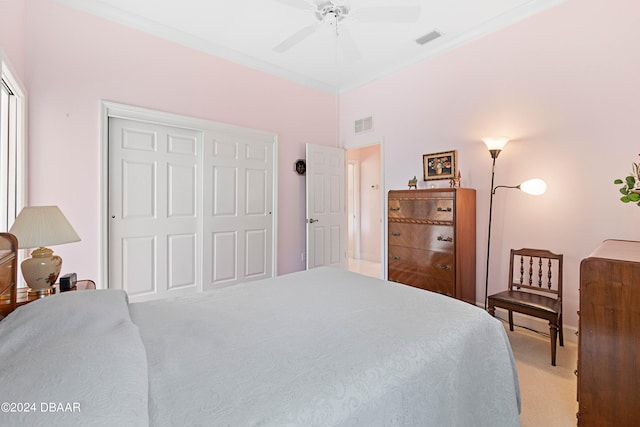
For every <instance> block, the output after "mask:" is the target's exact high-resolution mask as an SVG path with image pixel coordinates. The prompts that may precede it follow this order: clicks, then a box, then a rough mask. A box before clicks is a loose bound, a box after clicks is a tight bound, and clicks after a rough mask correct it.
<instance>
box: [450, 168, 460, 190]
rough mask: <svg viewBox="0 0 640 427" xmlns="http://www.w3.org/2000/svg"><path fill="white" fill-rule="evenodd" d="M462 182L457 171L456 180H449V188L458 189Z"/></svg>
mask: <svg viewBox="0 0 640 427" xmlns="http://www.w3.org/2000/svg"><path fill="white" fill-rule="evenodd" d="M461 182H462V177H461V175H460V171H458V176H457V177H456V178H451V179H450V180H449V187H451V188H456V187H458V188H460V183H461Z"/></svg>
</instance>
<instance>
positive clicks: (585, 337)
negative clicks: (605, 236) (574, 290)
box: [577, 240, 640, 427]
mask: <svg viewBox="0 0 640 427" xmlns="http://www.w3.org/2000/svg"><path fill="white" fill-rule="evenodd" d="M579 315H580V316H579V323H580V324H579V335H578V336H579V339H578V342H579V344H578V371H577V372H578V401H579V403H578V425H579V426H580V427H592V426H597V427H604V426H617V427H621V426H635V425H638V423H639V422H640V405H638V393H639V392H640V242H633V241H624V240H606V241H604V242H603V243H602V244H601V245H600V246H599V247H598V248H597V249H596V250H595V251H594V252H593V253H592V254H591V255H590V256H589V257H588V258H585V259H583V260H582V262H581V263H580V311H579Z"/></svg>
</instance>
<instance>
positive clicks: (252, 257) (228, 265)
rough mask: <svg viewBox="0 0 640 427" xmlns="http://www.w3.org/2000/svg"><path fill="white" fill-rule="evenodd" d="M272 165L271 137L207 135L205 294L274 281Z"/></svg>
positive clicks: (209, 132) (212, 132)
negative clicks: (240, 284) (252, 282)
mask: <svg viewBox="0 0 640 427" xmlns="http://www.w3.org/2000/svg"><path fill="white" fill-rule="evenodd" d="M273 165H274V138H273V135H268V134H264V133H261V132H256V133H252V132H250V131H246V130H245V131H243V132H234V131H226V132H223V131H220V130H207V131H206V133H205V151H204V182H205V189H206V190H205V194H204V217H203V218H204V288H205V289H210V288H218V287H223V286H228V285H232V284H235V283H238V282H240V281H245V280H257V279H262V278H266V277H271V276H273V274H274V271H273V263H274V259H273V252H274V248H273V241H274V236H273V230H274V216H273V209H274V206H273V205H274V176H273V175H274V167H273Z"/></svg>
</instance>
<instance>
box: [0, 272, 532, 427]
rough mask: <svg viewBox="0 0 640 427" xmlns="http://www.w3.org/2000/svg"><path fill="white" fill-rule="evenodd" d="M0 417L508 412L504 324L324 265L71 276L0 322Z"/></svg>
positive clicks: (362, 419) (393, 419)
mask: <svg viewBox="0 0 640 427" xmlns="http://www.w3.org/2000/svg"><path fill="white" fill-rule="evenodd" d="M0 361H1V366H0V384H2V386H1V387H0V402H8V403H9V404H10V405H12V406H6V405H7V404H5V403H3V404H2V405H3V408H2V412H0V425H2V426H13V425H15V426H23V425H29V426H38V425H42V426H45V425H46V426H52V425H61V426H147V425H150V426H196V425H200V426H367V427H370V426H446V427H453V426H492V427H495V426H517V425H519V411H520V397H519V388H518V378H517V373H516V368H515V363H514V359H513V355H512V353H511V348H510V345H509V342H508V340H507V337H506V334H505V331H504V327H503V326H502V324H501V323H500V322H499V321H498V320H496V319H494V318H492V317H491V316H489V315H488V314H487V313H486V312H484V311H483V310H481V309H479V308H477V307H474V306H472V305H470V304H467V303H463V302H460V301H458V300H455V299H452V298H449V297H446V296H442V295H439V294H435V293H431V292H428V291H423V290H420V289H416V288H412V287H409V286H405V285H401V284H397V283H392V282H388V281H384V280H380V279H375V278H371V277H366V276H362V275H359V274H355V273H350V272H347V271H343V270H339V269H334V268H327V267H321V268H317V269H313V270H309V271H303V272H297V273H292V274H287V275H283V276H279V277H277V278H272V279H266V280H261V281H255V282H247V283H243V284H239V285H235V286H231V287H228V288H223V289H219V290H215V291H209V292H205V293H202V294H198V295H195V296H190V297H180V298H173V299H165V300H158V301H149V302H142V303H129V302H128V300H127V296H126V294H125V293H124V292H122V291H119V290H95V291H78V292H68V293H64V294H60V295H53V296H50V297H47V298H44V299H42V300H39V301H36V302H33V303H31V304H28V305H26V306H23V307H20V308H18V309H17V310H15V311H14V312H13V313H11V314H10V315H9V316H7V317H6V318H5V319H4V320H2V321H1V322H0Z"/></svg>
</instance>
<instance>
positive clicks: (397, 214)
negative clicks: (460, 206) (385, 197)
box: [389, 197, 453, 222]
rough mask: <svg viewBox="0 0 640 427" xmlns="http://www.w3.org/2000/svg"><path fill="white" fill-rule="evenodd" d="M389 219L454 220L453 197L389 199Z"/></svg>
mask: <svg viewBox="0 0 640 427" xmlns="http://www.w3.org/2000/svg"><path fill="white" fill-rule="evenodd" d="M389 219H390V220H391V219H410V220H424V221H448V222H451V221H453V199H452V198H451V197H433V198H423V199H389Z"/></svg>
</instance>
